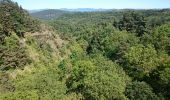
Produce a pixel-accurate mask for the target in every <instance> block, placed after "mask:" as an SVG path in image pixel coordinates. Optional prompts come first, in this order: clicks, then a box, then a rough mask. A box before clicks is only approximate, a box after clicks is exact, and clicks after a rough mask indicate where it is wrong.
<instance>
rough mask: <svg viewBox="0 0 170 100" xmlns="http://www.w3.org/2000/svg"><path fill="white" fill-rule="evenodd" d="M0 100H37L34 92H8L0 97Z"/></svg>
mask: <svg viewBox="0 0 170 100" xmlns="http://www.w3.org/2000/svg"><path fill="white" fill-rule="evenodd" d="M0 99H1V100H23V99H24V100H39V98H38V94H37V92H36V91H19V92H9V93H6V94H1V95H0Z"/></svg>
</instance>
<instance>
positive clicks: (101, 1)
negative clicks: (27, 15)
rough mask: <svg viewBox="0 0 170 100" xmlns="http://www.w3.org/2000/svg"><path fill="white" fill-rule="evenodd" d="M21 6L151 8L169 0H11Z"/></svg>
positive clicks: (162, 6)
mask: <svg viewBox="0 0 170 100" xmlns="http://www.w3.org/2000/svg"><path fill="white" fill-rule="evenodd" d="M13 1H15V2H18V4H19V5H21V6H22V7H23V8H25V9H28V10H33V9H47V8H48V9H59V8H104V9H112V8H114V9H123V8H132V9H151V8H170V0H13Z"/></svg>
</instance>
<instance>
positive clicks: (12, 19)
mask: <svg viewBox="0 0 170 100" xmlns="http://www.w3.org/2000/svg"><path fill="white" fill-rule="evenodd" d="M0 18H1V19H0V24H1V25H2V29H3V33H4V34H5V35H6V36H9V35H10V34H11V33H12V32H16V33H17V35H18V36H21V37H23V36H24V32H28V31H35V30H37V29H38V28H39V26H38V22H37V21H36V20H33V19H32V18H30V17H29V14H28V13H27V11H26V10H24V9H23V8H22V7H20V6H19V5H18V4H17V3H15V2H12V1H11V0H2V1H0Z"/></svg>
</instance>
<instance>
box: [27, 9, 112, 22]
mask: <svg viewBox="0 0 170 100" xmlns="http://www.w3.org/2000/svg"><path fill="white" fill-rule="evenodd" d="M101 11H112V9H102V8H99V9H95V8H76V9H69V8H61V9H36V10H29V13H30V14H31V16H33V17H35V18H38V19H43V20H49V19H50V20H51V19H55V18H58V17H60V16H61V15H63V14H65V13H71V12H101Z"/></svg>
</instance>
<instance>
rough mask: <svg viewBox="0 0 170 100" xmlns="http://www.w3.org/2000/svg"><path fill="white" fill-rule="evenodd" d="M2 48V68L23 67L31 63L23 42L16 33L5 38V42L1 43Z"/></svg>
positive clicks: (0, 62)
mask: <svg viewBox="0 0 170 100" xmlns="http://www.w3.org/2000/svg"><path fill="white" fill-rule="evenodd" d="M0 50H1V54H0V70H9V69H15V68H23V67H24V66H25V65H26V64H29V63H30V59H29V57H28V55H27V54H26V51H25V48H24V47H23V44H21V42H20V41H19V39H18V38H17V36H16V35H14V34H13V35H11V36H10V37H7V38H6V39H5V43H4V44H3V45H2V44H1V46H0Z"/></svg>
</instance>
